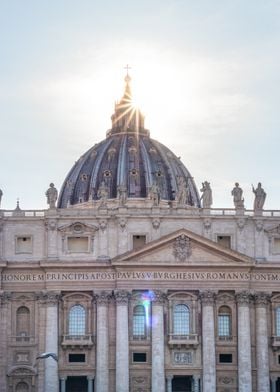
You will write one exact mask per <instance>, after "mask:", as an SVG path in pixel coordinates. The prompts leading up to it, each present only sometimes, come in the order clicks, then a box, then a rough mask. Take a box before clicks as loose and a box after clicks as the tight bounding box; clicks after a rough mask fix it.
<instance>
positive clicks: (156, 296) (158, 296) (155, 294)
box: [150, 290, 167, 305]
mask: <svg viewBox="0 0 280 392" xmlns="http://www.w3.org/2000/svg"><path fill="white" fill-rule="evenodd" d="M150 298H151V301H152V302H153V303H154V304H155V305H163V304H164V303H165V301H166V299H167V296H166V294H165V293H164V292H163V291H161V290H154V291H151V292H150Z"/></svg>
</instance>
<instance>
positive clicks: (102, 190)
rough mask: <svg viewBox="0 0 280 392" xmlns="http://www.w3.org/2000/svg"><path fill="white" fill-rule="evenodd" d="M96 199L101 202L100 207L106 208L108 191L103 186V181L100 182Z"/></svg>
mask: <svg viewBox="0 0 280 392" xmlns="http://www.w3.org/2000/svg"><path fill="white" fill-rule="evenodd" d="M97 197H98V199H99V200H100V201H101V206H106V204H107V200H108V197H109V190H108V187H107V186H106V184H105V181H102V182H101V184H100V186H99V188H98V191H97Z"/></svg>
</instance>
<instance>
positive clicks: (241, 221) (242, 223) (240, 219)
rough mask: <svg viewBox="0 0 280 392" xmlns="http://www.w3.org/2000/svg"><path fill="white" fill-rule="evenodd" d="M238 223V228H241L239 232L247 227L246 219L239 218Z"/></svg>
mask: <svg viewBox="0 0 280 392" xmlns="http://www.w3.org/2000/svg"><path fill="white" fill-rule="evenodd" d="M236 223H237V227H238V228H239V230H240V231H242V230H243V229H244V227H245V225H246V219H245V218H238V219H237V222H236Z"/></svg>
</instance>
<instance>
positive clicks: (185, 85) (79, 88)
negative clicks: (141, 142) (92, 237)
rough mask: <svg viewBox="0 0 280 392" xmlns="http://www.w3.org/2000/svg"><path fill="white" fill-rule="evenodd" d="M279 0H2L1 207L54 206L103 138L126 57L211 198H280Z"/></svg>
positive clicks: (160, 124)
mask: <svg viewBox="0 0 280 392" xmlns="http://www.w3.org/2000/svg"><path fill="white" fill-rule="evenodd" d="M279 20H280V0H149V1H148V0H141V1H133V0H130V1H126V0H124V1H122V0H119V1H117V0H100V1H94V0H80V1H76V0H75V1H74V0H65V1H62V0H48V1H42V0H39V1H38V0H25V1H22V0H0V137H1V139H0V140H1V142H0V143H1V144H0V146H1V150H0V188H1V189H2V190H3V193H4V195H3V198H2V205H1V207H2V208H4V209H14V208H15V206H16V200H17V198H19V199H20V206H21V208H22V209H41V208H46V207H47V205H46V198H45V191H46V189H47V188H48V186H49V183H50V182H54V183H55V186H56V188H57V189H58V190H59V189H60V187H61V186H62V183H63V180H64V178H65V177H66V175H67V173H68V171H69V170H70V169H71V167H72V165H73V164H74V162H75V161H76V160H77V159H78V158H79V157H80V156H81V155H82V154H83V153H84V152H85V151H86V150H88V149H89V148H90V147H91V146H93V145H94V144H95V143H98V142H100V141H101V140H102V139H104V138H105V133H106V130H107V129H109V128H110V126H111V121H110V117H111V114H112V113H113V108H114V102H115V101H116V100H118V99H119V98H120V97H121V96H122V93H123V86H124V82H123V78H124V76H125V70H124V66H125V65H126V64H127V63H128V64H130V66H131V67H132V69H131V71H130V74H131V77H132V89H133V92H134V95H135V97H136V99H137V100H138V102H139V104H140V106H141V108H142V111H143V112H144V114H145V116H146V122H145V125H146V128H148V129H149V130H150V132H151V137H152V138H154V139H157V140H159V141H160V142H162V143H163V144H165V145H166V146H168V147H169V148H170V149H171V150H172V151H173V152H174V153H175V154H176V155H178V156H180V157H181V160H182V161H183V162H184V164H185V165H186V167H187V168H188V169H189V171H190V172H191V174H192V176H193V177H194V179H195V182H196V184H197V187H198V188H200V187H201V182H202V181H205V180H208V181H210V183H211V186H212V189H213V199H214V205H213V207H217V208H219V207H225V208H226V207H233V202H232V196H231V190H232V188H233V186H234V183H235V182H239V183H240V186H241V187H242V188H243V190H244V198H245V206H246V208H248V209H250V208H252V206H253V194H252V191H251V184H254V185H255V186H256V185H257V183H258V182H259V181H260V182H261V183H262V185H263V188H264V189H265V191H266V192H267V200H266V204H265V208H266V209H280V175H279V171H280V170H279V169H280V164H279V160H280V158H279V150H280V22H279Z"/></svg>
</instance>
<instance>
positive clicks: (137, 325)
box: [133, 305, 146, 337]
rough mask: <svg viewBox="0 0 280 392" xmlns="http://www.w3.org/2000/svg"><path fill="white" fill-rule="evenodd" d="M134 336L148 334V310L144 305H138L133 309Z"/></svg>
mask: <svg viewBox="0 0 280 392" xmlns="http://www.w3.org/2000/svg"><path fill="white" fill-rule="evenodd" d="M133 336H135V337H145V336H146V311H145V307H144V306H143V305H137V306H135V307H134V309H133Z"/></svg>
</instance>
